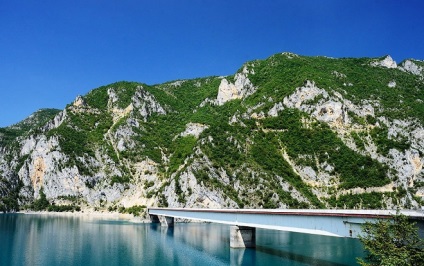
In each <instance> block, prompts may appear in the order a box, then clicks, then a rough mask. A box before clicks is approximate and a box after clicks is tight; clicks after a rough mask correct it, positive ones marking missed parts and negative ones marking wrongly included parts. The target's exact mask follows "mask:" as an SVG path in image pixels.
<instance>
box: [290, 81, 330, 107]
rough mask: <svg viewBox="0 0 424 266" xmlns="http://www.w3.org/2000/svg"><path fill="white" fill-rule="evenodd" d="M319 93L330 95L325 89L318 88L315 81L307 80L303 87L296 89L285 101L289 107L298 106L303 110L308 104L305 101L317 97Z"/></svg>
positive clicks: (325, 96)
mask: <svg viewBox="0 0 424 266" xmlns="http://www.w3.org/2000/svg"><path fill="white" fill-rule="evenodd" d="M318 95H322V96H323V97H324V98H327V97H328V93H327V92H326V91H325V90H322V89H320V88H318V87H317V86H316V85H315V82H313V81H310V80H307V81H306V82H305V84H304V85H303V86H302V87H299V88H297V89H296V91H295V92H294V93H293V94H291V95H290V96H288V97H285V98H284V100H283V103H284V105H285V106H287V107H289V108H298V109H300V110H302V111H306V109H304V108H306V105H303V103H304V102H308V101H310V100H313V99H315V98H316V97H317V96H318Z"/></svg>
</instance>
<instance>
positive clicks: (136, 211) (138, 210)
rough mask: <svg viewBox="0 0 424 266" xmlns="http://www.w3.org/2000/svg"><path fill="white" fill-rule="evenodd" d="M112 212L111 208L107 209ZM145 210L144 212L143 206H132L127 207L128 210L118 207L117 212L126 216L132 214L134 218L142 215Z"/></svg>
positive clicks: (144, 207)
mask: <svg viewBox="0 0 424 266" xmlns="http://www.w3.org/2000/svg"><path fill="white" fill-rule="evenodd" d="M113 210H114V208H112V207H111V208H109V211H113ZM115 210H116V209H115ZM145 210H146V206H144V205H134V206H132V207H129V208H124V207H119V209H118V211H119V212H120V213H128V214H132V215H134V216H141V215H143V213H144V212H145Z"/></svg>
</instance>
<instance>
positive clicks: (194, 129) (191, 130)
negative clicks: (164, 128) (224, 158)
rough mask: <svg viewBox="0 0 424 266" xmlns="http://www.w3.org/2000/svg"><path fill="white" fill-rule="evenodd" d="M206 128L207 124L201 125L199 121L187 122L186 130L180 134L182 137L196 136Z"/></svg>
mask: <svg viewBox="0 0 424 266" xmlns="http://www.w3.org/2000/svg"><path fill="white" fill-rule="evenodd" d="M207 128H209V126H207V125H202V124H199V123H188V124H187V125H186V130H185V131H184V132H182V133H181V134H180V135H181V136H182V137H185V136H189V135H191V136H194V137H196V138H198V137H199V135H200V134H202V132H203V131H204V130H205V129H207Z"/></svg>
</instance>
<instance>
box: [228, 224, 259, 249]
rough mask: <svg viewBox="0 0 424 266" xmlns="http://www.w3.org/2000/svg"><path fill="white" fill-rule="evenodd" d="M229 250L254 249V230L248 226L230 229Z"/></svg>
mask: <svg viewBox="0 0 424 266" xmlns="http://www.w3.org/2000/svg"><path fill="white" fill-rule="evenodd" d="M230 247H231V248H254V247H256V228H254V227H248V226H231V227H230Z"/></svg>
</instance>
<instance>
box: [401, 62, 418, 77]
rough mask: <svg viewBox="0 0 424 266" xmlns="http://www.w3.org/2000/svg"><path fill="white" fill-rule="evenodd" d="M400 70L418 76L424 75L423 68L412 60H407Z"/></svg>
mask: <svg viewBox="0 0 424 266" xmlns="http://www.w3.org/2000/svg"><path fill="white" fill-rule="evenodd" d="M399 69H400V70H402V71H405V72H409V73H412V74H414V75H417V76H418V75H422V74H423V68H422V67H421V66H419V65H417V64H416V63H415V62H414V61H412V60H405V61H404V62H402V64H401V65H400V66H399Z"/></svg>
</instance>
